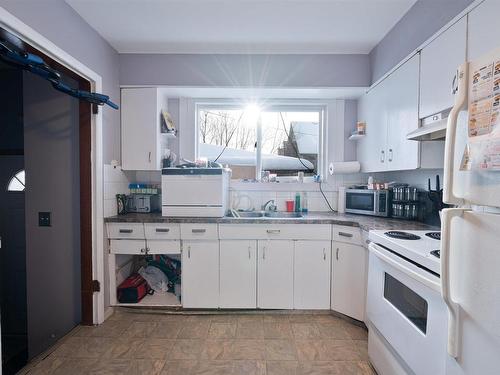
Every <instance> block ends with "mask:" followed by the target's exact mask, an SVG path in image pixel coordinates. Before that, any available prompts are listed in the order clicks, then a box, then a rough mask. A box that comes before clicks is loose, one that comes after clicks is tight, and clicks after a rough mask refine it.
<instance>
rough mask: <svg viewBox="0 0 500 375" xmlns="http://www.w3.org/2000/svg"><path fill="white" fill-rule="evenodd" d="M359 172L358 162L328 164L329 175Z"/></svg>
mask: <svg viewBox="0 0 500 375" xmlns="http://www.w3.org/2000/svg"><path fill="white" fill-rule="evenodd" d="M360 170H361V165H360V164H359V161H341V162H335V163H330V165H329V166H328V171H329V172H330V174H347V173H358V172H359V171H360Z"/></svg>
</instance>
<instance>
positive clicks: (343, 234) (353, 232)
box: [333, 225, 362, 245]
mask: <svg viewBox="0 0 500 375" xmlns="http://www.w3.org/2000/svg"><path fill="white" fill-rule="evenodd" d="M333 240H334V241H338V242H345V243H351V244H355V245H362V239H361V229H360V228H359V227H348V226H342V225H334V226H333Z"/></svg>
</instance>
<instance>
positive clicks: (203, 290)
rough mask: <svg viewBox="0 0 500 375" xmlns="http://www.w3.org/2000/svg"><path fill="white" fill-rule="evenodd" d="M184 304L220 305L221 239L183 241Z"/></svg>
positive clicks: (212, 306) (198, 305) (192, 306)
mask: <svg viewBox="0 0 500 375" xmlns="http://www.w3.org/2000/svg"><path fill="white" fill-rule="evenodd" d="M182 306H183V307H187V308H217V307H219V241H196V240H193V241H183V244H182Z"/></svg>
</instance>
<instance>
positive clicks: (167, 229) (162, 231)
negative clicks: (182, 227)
mask: <svg viewBox="0 0 500 375" xmlns="http://www.w3.org/2000/svg"><path fill="white" fill-rule="evenodd" d="M168 232H170V229H169V228H156V233H168Z"/></svg>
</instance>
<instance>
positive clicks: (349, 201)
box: [345, 190, 377, 215]
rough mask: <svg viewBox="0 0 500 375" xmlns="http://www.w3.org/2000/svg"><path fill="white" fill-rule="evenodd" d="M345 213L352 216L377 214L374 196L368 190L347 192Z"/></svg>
mask: <svg viewBox="0 0 500 375" xmlns="http://www.w3.org/2000/svg"><path fill="white" fill-rule="evenodd" d="M345 211H346V212H350V213H354V214H367V215H375V214H376V212H377V199H376V195H375V194H374V192H372V191H369V190H347V191H346V193H345Z"/></svg>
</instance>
